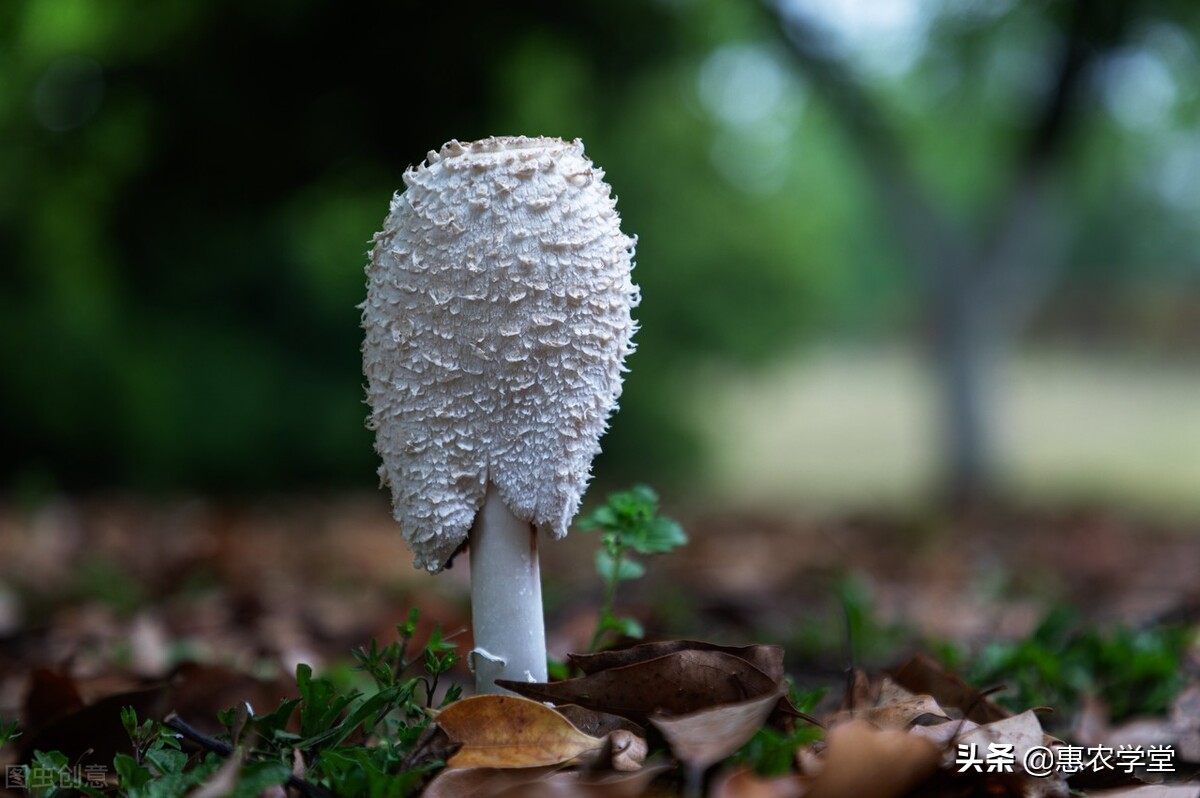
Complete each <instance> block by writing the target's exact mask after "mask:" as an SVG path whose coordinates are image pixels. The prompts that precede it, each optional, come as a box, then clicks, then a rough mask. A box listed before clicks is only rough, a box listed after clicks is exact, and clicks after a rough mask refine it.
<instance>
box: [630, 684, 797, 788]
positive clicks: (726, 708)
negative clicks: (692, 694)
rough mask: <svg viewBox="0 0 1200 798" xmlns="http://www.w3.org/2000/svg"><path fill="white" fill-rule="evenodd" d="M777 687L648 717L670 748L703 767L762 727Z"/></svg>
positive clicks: (693, 764) (773, 701)
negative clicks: (735, 700) (744, 697)
mask: <svg viewBox="0 0 1200 798" xmlns="http://www.w3.org/2000/svg"><path fill="white" fill-rule="evenodd" d="M779 695H780V691H776V692H772V693H767V694H766V695H761V696H758V697H757V698H751V699H749V700H747V701H741V702H738V703H734V704H721V705H718V706H714V707H708V708H706V709H701V710H698V711H696V712H692V713H689V714H686V715H676V716H672V717H666V716H661V715H655V716H652V717H651V718H650V722H651V723H653V724H654V727H655V728H657V729H658V730H659V731H660V732H662V734H663V737H665V738H666V740H667V744H668V745H669V746H671V752H672V753H674V754H675V756H676V757H678V758H679V759H680V760H682V761H683V762H685V763H687V764H688V765H689V766H690V767H694V768H699V769H701V770H707V769H708V768H709V767H710V766H712V765H715V764H716V763H717V762H720V761H721V760H722V759H724V758H725V757H727V756H729V755H730V754H732V753H733V752H734V751H736V750H737V749H738V748H741V747H742V744H743V743H745V742H746V741H747V740H749V739H750V738H751V737H753V736H754V733H755V732H756V731H758V730H759V729H760V728H762V725H763V723H764V722H765V721H766V719H767V716H768V715H770V714H771V710H772V709H774V708H775V703H776V701H778V699H779Z"/></svg>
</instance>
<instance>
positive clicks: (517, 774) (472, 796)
mask: <svg viewBox="0 0 1200 798" xmlns="http://www.w3.org/2000/svg"><path fill="white" fill-rule="evenodd" d="M551 770H552V768H515V769H511V770H509V769H504V768H447V769H445V770H443V771H442V772H441V773H439V774H438V775H437V777H436V778H434V779H433V781H431V782H429V785H428V786H427V787H425V790H424V792H422V793H421V798H492V796H495V795H497V794H499V793H501V792H503V791H504V790H506V789H508V788H509V787H512V786H514V785H525V784H529V783H531V782H533V781H536V780H537V779H540V778H541V777H542V776H545V775H546V774H547V773H549V772H550V771H551Z"/></svg>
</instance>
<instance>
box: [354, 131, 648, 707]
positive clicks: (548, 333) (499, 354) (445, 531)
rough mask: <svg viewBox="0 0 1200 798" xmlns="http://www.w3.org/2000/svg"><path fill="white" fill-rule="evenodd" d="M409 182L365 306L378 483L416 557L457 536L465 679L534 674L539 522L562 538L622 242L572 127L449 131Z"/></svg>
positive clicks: (597, 406) (626, 312) (577, 492)
mask: <svg viewBox="0 0 1200 798" xmlns="http://www.w3.org/2000/svg"><path fill="white" fill-rule="evenodd" d="M404 182H405V185H406V190H405V191H404V192H403V193H397V194H396V195H395V197H394V198H393V199H392V203H391V211H390V213H389V214H388V216H387V218H386V220H385V221H384V227H383V230H382V231H381V232H380V233H378V234H377V235H376V236H375V239H374V240H375V246H374V249H373V250H372V251H371V259H370V264H369V265H368V267H367V300H366V302H365V303H364V304H363V305H362V308H363V318H362V325H363V329H364V330H365V332H366V338H365V341H364V344H363V366H364V372H365V374H366V377H367V400H368V403H369V405H370V407H371V414H370V417H369V419H368V422H367V425H368V427H369V428H371V429H372V430H374V431H375V448H376V451H377V452H378V453H379V456H380V458H381V459H382V464H381V466H380V468H379V474H380V478H381V480H382V482H383V483H384V484H386V485H388V486H389V487H390V488H391V493H392V500H393V507H394V515H395V518H396V520H397V521H399V522H400V526H401V530H402V532H403V534H404V537H405V540H406V541H407V542H408V545H409V547H410V549H411V550H412V551H413V553H414V554H415V555H416V565H417V567H423V568H426V569H428V570H429V571H431V572H437V571H439V570H441V569H442V568H443V567H444V565H445V564H446V562H447V561H448V560H449V559H450V557H451V556H452V555H453V554H454V553H455V552H456V551H457V550H458V549H459V547H460V546H462V544H463V543H464V542H466V541H468V540H469V547H470V552H471V556H470V560H471V592H472V595H471V601H472V616H473V620H472V625H473V627H474V638H475V649H474V650H473V651H472V652H471V657H470V659H471V663H472V666H473V667H474V669H475V672H476V679H477V689H478V690H479V692H494V691H497V690H498V688H496V687H495V685H494V684H493V682H494V681H495V680H496V679H501V678H503V679H517V680H533V681H545V679H546V652H545V632H544V621H543V618H542V606H541V584H540V580H539V574H538V557H537V554H538V552H537V532H542V533H545V534H546V535H549V536H550V537H554V538H561V537H563V536H564V535H566V534H567V528H568V527H569V526H570V523H571V520H572V519H573V518H574V516H575V514H576V513H577V512H578V510H579V503H580V500H581V498H582V495H583V492H584V490H585V489H586V487H587V483H588V480H589V479H590V476H591V463H592V458H593V457H594V456H595V454H596V453H597V452H598V451H599V450H600V443H599V439H600V436H601V435H602V434H603V433H604V430H605V429H606V427H607V424H608V418H609V416H610V415H611V414H612V412H613V411H614V410H615V409H616V406H617V398H618V397H619V396H620V393H621V379H622V373H623V372H624V371H625V368H624V365H623V363H624V359H625V357H626V356H627V355H628V354H629V353H630V352H632V350H633V347H632V344H631V337H632V335H633V332H634V330H635V324H634V322H633V320H632V318H631V315H630V311H631V309H632V308H633V307H634V306H636V305H637V303H638V291H637V288H636V287H635V286H634V285H633V283H632V281H631V279H630V271H631V269H632V267H633V262H632V258H633V249H634V244H635V240H634V239H633V238H630V237H629V236H626V235H625V234H624V233H622V232H621V228H620V218H619V217H618V215H617V211H616V200H615V199H614V198H613V197H612V196H611V192H610V189H609V187H608V185H607V184H606V183H605V182H604V172H603V171H602V170H600V169H599V168H597V167H596V166H594V165H593V164H592V162H591V161H590V160H588V159H587V157H586V156H585V155H584V153H583V145H582V143H581V142H579V141H578V140H576V141H574V142H566V141H562V140H560V139H555V138H525V137H503V138H489V139H484V140H482V141H477V142H472V143H468V144H463V143H460V142H458V141H451V142H449V143H448V144H446V145H445V146H443V147H442V149H441V150H440V151H439V152H430V153H429V155H428V157H427V159H426V162H425V163H423V164H421V165H420V166H418V167H416V168H413V169H409V170H408V171H407V172H406V173H405V175H404Z"/></svg>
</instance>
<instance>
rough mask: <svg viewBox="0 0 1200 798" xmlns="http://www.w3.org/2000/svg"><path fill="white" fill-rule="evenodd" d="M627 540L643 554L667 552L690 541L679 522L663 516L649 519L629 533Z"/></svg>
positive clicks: (635, 549) (634, 548)
mask: <svg viewBox="0 0 1200 798" xmlns="http://www.w3.org/2000/svg"><path fill="white" fill-rule="evenodd" d="M626 542H627V543H628V544H629V546H630V547H631V548H632V549H633V550H634V551H637V552H639V553H641V554H665V553H666V552H668V551H672V550H674V549H677V548H679V547H680V546H682V545H684V544H686V543H687V542H688V539H687V535H685V534H684V532H683V527H681V526H680V525H679V524H678V523H677V522H675V521H673V520H671V519H670V518H664V517H663V516H661V515H660V516H656V517H654V518H651V519H648V520H647V521H646V522H645V523H643V524H642V525H641V526H640V528H638V529H637V530H636V531H634V532H633V534H631V535H629V536H628V538H627V540H626Z"/></svg>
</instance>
